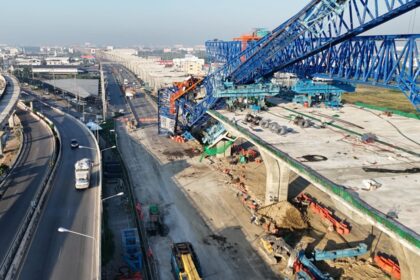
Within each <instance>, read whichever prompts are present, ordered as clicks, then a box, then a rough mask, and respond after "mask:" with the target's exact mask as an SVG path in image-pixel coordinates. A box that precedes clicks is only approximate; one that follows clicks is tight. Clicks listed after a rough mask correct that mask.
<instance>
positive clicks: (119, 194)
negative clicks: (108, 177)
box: [102, 192, 124, 202]
mask: <svg viewBox="0 0 420 280" xmlns="http://www.w3.org/2000/svg"><path fill="white" fill-rule="evenodd" d="M122 195H124V192H119V193H117V194H114V195H111V196H108V197H105V198H102V202H104V201H105V200H108V199H110V198H114V197H117V196H122Z"/></svg>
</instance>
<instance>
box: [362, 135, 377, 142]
mask: <svg viewBox="0 0 420 280" xmlns="http://www.w3.org/2000/svg"><path fill="white" fill-rule="evenodd" d="M361 140H362V142H363V143H364V144H369V143H373V142H376V141H377V140H378V137H377V136H376V135H375V134H373V133H365V134H363V135H362V136H361Z"/></svg>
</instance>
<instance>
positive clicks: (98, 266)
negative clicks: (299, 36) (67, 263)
mask: <svg viewBox="0 0 420 280" xmlns="http://www.w3.org/2000/svg"><path fill="white" fill-rule="evenodd" d="M38 101H39V102H40V103H41V104H43V105H44V106H47V107H49V108H51V109H52V110H54V111H56V112H58V113H60V114H63V115H66V116H68V117H69V118H71V119H73V120H75V121H76V122H77V123H78V124H79V125H80V126H81V127H83V128H84V129H86V131H88V133H89V134H90V136H91V137H92V138H93V139H94V140H95V146H96V150H97V153H98V159H99V182H98V188H99V190H98V192H99V195H98V197H97V199H96V201H95V205H96V207H95V208H96V211H97V213H98V216H99V217H98V218H97V219H96V222H97V224H96V226H95V228H96V232H95V234H94V236H95V242H96V244H95V249H96V255H97V258H96V263H95V265H94V267H95V268H96V276H94V277H93V279H100V278H101V222H102V198H101V194H102V176H103V174H102V154H101V150H100V148H99V143H98V141H97V140H96V138H95V135H94V134H93V133H92V131H91V130H90V129H88V128H87V126H86V125H85V124H84V123H83V122H81V121H80V120H79V119H77V118H75V117H74V116H72V115H71V114H68V113H65V112H63V111H61V110H60V109H58V108H55V107H53V106H51V105H50V104H48V103H46V102H43V101H41V100H38ZM51 124H53V123H52V122H51ZM54 129H55V126H54ZM57 131H58V130H57Z"/></svg>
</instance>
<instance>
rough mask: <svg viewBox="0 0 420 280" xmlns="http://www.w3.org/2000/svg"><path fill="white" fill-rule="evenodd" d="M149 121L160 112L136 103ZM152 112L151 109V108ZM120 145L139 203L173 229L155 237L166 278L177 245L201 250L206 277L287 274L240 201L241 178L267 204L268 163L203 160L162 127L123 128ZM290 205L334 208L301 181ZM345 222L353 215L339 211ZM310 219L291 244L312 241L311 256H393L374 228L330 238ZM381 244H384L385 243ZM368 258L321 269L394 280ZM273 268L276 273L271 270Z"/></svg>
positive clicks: (293, 189)
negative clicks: (354, 250) (270, 257)
mask: <svg viewBox="0 0 420 280" xmlns="http://www.w3.org/2000/svg"><path fill="white" fill-rule="evenodd" d="M133 102H134V104H135V108H136V110H137V112H138V113H139V114H140V115H141V117H145V118H146V117H150V116H151V115H152V113H153V111H154V110H152V109H151V106H149V105H147V102H146V101H145V99H144V98H141V97H140V98H138V99H137V100H134V101H133ZM146 108H147V109H146ZM117 131H118V137H119V144H120V146H121V152H122V155H123V158H124V160H125V162H126V164H127V166H128V169H129V173H130V176H131V178H132V181H133V183H134V190H135V193H136V194H137V198H138V199H139V201H140V202H142V203H143V205H144V206H145V207H147V206H148V205H149V204H154V203H157V204H158V205H159V206H160V208H161V210H162V211H163V212H164V223H165V224H166V225H167V226H168V227H169V235H168V236H166V237H161V236H154V237H151V238H150V242H151V244H152V249H153V253H154V256H155V257H156V259H157V261H158V269H159V271H160V276H161V279H167V278H168V277H169V274H170V270H171V267H170V245H171V242H181V241H189V242H191V243H192V244H193V246H194V248H195V249H196V251H197V253H198V256H199V259H200V261H201V263H202V266H203V272H204V277H205V278H206V279H276V277H278V276H281V275H283V274H282V271H281V270H282V269H284V268H285V266H286V265H285V262H281V263H279V264H276V265H273V264H269V262H267V261H266V259H265V258H264V254H261V250H260V249H259V248H260V237H261V236H262V235H263V234H264V231H263V229H262V228H261V227H259V226H257V225H255V224H253V223H251V222H250V221H251V220H250V218H251V213H250V212H249V209H247V208H246V207H245V206H244V205H243V204H242V203H241V202H240V200H239V199H238V197H237V192H238V191H237V189H235V187H234V186H233V184H232V182H231V179H232V178H231V176H228V175H227V174H226V173H225V170H226V169H229V170H230V172H231V175H233V177H234V178H236V177H238V178H240V180H241V181H243V182H244V183H245V185H246V187H247V188H248V190H249V193H250V194H251V195H252V196H255V198H257V200H258V199H259V200H261V201H262V200H263V197H264V192H265V166H264V163H256V162H249V163H247V164H244V165H239V164H238V165H230V164H229V161H228V160H227V159H217V158H214V157H213V158H211V159H210V160H208V159H206V160H203V162H199V159H200V156H201V154H200V153H197V152H195V147H196V145H194V144H193V145H192V144H190V143H176V142H174V141H172V140H170V139H169V138H166V137H160V136H158V135H157V128H156V124H155V123H153V122H152V123H143V124H141V125H140V128H138V129H136V130H134V131H133V130H129V129H128V128H127V127H126V126H125V125H124V124H123V123H122V122H118V123H117ZM291 182H292V185H291V187H290V193H289V198H290V200H291V199H292V198H293V197H295V196H297V194H299V193H300V192H302V191H303V190H304V191H305V192H307V193H310V194H311V195H313V196H314V197H316V198H317V199H319V201H322V203H324V202H326V203H324V205H326V206H330V207H333V204H332V202H331V204H329V203H328V201H330V199H329V197H328V196H327V195H326V194H323V193H321V192H320V191H319V190H317V189H316V188H315V187H313V186H310V185H308V183H307V182H306V181H305V180H303V179H301V178H295V177H294V178H291ZM337 215H338V216H339V217H341V218H344V217H345V216H344V215H342V214H341V213H339V212H337ZM304 218H305V220H307V221H308V222H309V225H310V228H309V229H305V230H300V231H296V232H293V233H292V234H291V236H292V237H293V238H291V239H292V240H290V242H291V243H294V244H296V243H297V242H299V241H300V242H304V243H306V244H308V251H311V250H313V249H314V248H318V249H325V250H333V249H342V248H345V247H349V246H350V247H351V246H353V247H354V246H356V245H357V244H359V243H360V242H365V243H367V244H368V245H369V248H371V247H375V249H379V248H380V249H381V250H384V251H385V252H392V246H391V245H389V242H387V237H386V236H385V235H381V234H380V232H378V231H377V230H375V229H373V228H372V227H368V226H365V227H363V226H356V224H355V223H353V224H352V221H349V222H350V224H352V226H353V227H352V232H351V234H350V235H346V236H345V237H344V238H343V237H342V236H340V235H339V234H337V233H335V232H329V231H328V230H327V226H326V225H325V224H324V223H323V221H322V220H321V219H320V218H318V216H316V215H314V214H312V213H310V212H308V215H305V217H304ZM378 236H379V237H380V238H379V242H377V241H378V238H376V237H378ZM368 258H369V255H368V256H364V258H360V259H359V260H357V261H356V260H353V259H351V260H343V261H337V262H325V263H320V262H318V264H317V265H319V267H320V269H321V270H322V271H325V272H329V273H330V274H331V276H332V277H334V278H340V279H367V277H368V278H372V279H387V278H388V276H387V275H386V274H384V273H383V272H382V271H381V270H380V269H379V268H377V267H375V266H374V265H371V264H370V263H369V262H368V261H367V259H368ZM269 267H270V268H269Z"/></svg>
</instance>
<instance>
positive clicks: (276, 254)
mask: <svg viewBox="0 0 420 280" xmlns="http://www.w3.org/2000/svg"><path fill="white" fill-rule="evenodd" d="M261 245H262V248H263V249H264V251H265V252H266V253H267V254H268V255H269V256H271V257H272V258H273V261H274V262H277V259H285V260H288V259H289V257H290V254H291V252H292V251H293V249H292V247H290V245H289V244H287V243H286V241H285V240H284V239H283V238H281V237H276V236H274V235H271V234H267V235H264V236H262V237H261Z"/></svg>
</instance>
